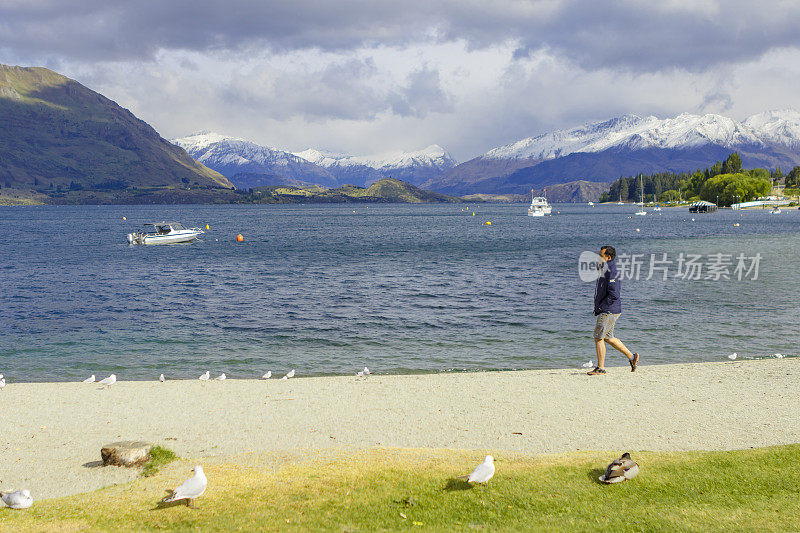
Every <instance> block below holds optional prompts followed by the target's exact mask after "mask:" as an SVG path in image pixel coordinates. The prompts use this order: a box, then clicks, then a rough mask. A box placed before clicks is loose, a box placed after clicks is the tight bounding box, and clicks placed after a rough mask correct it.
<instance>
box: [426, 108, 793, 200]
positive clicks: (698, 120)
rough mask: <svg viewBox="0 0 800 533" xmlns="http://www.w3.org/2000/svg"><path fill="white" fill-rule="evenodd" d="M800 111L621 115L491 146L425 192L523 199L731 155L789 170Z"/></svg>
mask: <svg viewBox="0 0 800 533" xmlns="http://www.w3.org/2000/svg"><path fill="white" fill-rule="evenodd" d="M798 148H800V113H798V112H797V111H793V110H784V111H773V112H767V113H760V114H758V115H753V116H752V117H749V118H748V119H746V120H745V121H743V122H738V121H736V120H734V119H731V118H728V117H724V116H721V115H714V114H705V115H692V114H689V113H683V114H681V115H678V116H677V117H674V118H667V119H659V118H657V117H654V116H647V117H640V116H638V115H623V116H621V117H617V118H613V119H611V120H606V121H602V122H595V123H590V124H586V125H583V126H580V127H577V128H573V129H568V130H558V131H553V132H550V133H545V134H543V135H538V136H536V137H530V138H527V139H522V140H520V141H516V142H513V143H511V144H507V145H505V146H500V147H498V148H494V149H492V150H490V151H489V152H487V153H485V154H484V155H482V156H480V157H477V158H475V159H472V160H470V161H467V162H466V163H462V164H461V165H458V166H457V167H455V168H454V169H452V170H450V171H449V172H446V173H445V174H443V175H442V176H440V177H438V178H434V179H431V180H428V181H427V182H426V183H424V184H423V187H425V188H429V189H433V190H436V191H440V192H445V193H448V194H470V193H479V192H493V193H501V192H502V193H524V192H527V191H529V190H530V189H531V188H538V187H540V186H544V185H551V184H555V183H564V182H568V181H572V180H578V179H586V180H591V181H612V180H614V179H616V178H618V177H620V176H627V175H632V174H636V173H639V172H662V171H685V170H694V169H696V168H700V167H705V166H710V165H711V164H713V163H714V162H715V161H717V160H723V159H725V158H726V157H727V156H728V155H729V154H730V152H732V151H737V152H739V154H740V155H741V156H742V160H743V162H744V164H745V165H746V166H762V167H769V168H774V167H776V166H778V165H781V166H783V167H784V168H787V167H788V168H791V167H792V166H794V165H797V164H798V163H800V154H798Z"/></svg>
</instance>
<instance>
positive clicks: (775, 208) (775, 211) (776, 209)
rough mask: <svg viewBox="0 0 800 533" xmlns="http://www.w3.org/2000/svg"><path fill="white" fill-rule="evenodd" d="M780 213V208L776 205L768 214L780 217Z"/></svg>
mask: <svg viewBox="0 0 800 533" xmlns="http://www.w3.org/2000/svg"><path fill="white" fill-rule="evenodd" d="M781 212H782V211H781V208H780V207H778V206H777V205H776V206H775V207H773V208H772V211H770V212H769V213H770V214H771V215H780V214H781Z"/></svg>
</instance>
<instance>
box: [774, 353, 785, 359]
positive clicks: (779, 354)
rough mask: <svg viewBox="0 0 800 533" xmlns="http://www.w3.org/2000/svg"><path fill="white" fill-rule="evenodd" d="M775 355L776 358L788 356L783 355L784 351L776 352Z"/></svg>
mask: <svg viewBox="0 0 800 533" xmlns="http://www.w3.org/2000/svg"><path fill="white" fill-rule="evenodd" d="M773 357H774V358H775V359H783V358H784V357H786V356H785V355H783V354H782V353H776V354H775V355H773Z"/></svg>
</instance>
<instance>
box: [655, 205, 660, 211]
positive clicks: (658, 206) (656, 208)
mask: <svg viewBox="0 0 800 533" xmlns="http://www.w3.org/2000/svg"><path fill="white" fill-rule="evenodd" d="M653 211H661V206H660V205H658V204H656V206H655V207H654V208H653Z"/></svg>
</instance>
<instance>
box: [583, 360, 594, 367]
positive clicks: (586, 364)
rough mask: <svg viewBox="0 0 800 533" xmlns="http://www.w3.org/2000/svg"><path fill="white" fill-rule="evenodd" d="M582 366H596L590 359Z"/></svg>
mask: <svg viewBox="0 0 800 533" xmlns="http://www.w3.org/2000/svg"><path fill="white" fill-rule="evenodd" d="M581 366H582V367H583V368H592V367H593V366H594V363H592V362H591V361H589V362H586V363H583V364H582V365H581Z"/></svg>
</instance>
